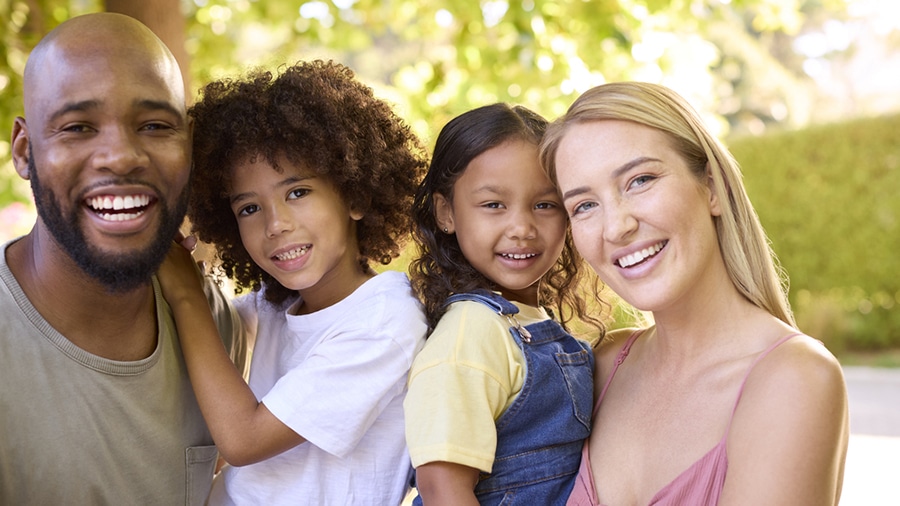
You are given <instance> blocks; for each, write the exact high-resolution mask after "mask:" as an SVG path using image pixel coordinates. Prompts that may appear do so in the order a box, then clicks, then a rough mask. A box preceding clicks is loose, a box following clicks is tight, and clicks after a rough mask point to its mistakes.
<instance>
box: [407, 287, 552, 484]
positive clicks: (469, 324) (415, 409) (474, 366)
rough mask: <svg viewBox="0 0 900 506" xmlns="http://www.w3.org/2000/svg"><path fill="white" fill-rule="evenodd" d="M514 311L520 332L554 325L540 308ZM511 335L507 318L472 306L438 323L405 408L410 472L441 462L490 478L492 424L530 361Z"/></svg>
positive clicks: (460, 306)
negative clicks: (527, 327)
mask: <svg viewBox="0 0 900 506" xmlns="http://www.w3.org/2000/svg"><path fill="white" fill-rule="evenodd" d="M515 305H516V307H518V308H519V313H518V314H517V315H516V319H517V320H518V321H519V323H520V324H521V325H522V326H525V325H530V324H532V323H535V322H538V321H542V320H547V319H549V315H548V314H547V313H546V311H544V310H543V309H541V308H536V307H533V306H528V305H525V304H518V303H515ZM509 327H510V324H509V322H508V321H507V319H506V317H502V316H500V315H498V314H497V313H495V312H494V311H493V310H491V309H490V308H489V307H487V306H485V305H484V304H481V303H478V302H472V301H464V302H457V303H455V304H453V305H451V306H450V308H449V309H448V310H447V312H446V313H445V314H444V316H443V317H441V320H440V321H439V322H438V324H437V327H436V328H435V329H434V332H432V334H431V336H429V338H428V340H427V341H426V342H425V348H424V349H423V350H422V351H421V352H420V353H419V354H418V355H417V356H416V358H415V360H414V361H413V365H412V369H411V370H410V373H409V392H408V393H407V395H406V401H405V402H404V403H403V407H404V410H405V413H406V442H407V444H408V445H409V453H410V457H411V458H412V464H413V467H419V466H421V465H422V464H427V463H429V462H439V461H440V462H451V463H455V464H461V465H464V466H468V467H473V468H476V469H479V470H481V471H484V472H487V473H489V472H491V467H492V466H493V464H494V453H495V450H496V448H497V428H496V425H495V424H494V422H495V420H497V418H499V417H500V415H502V414H503V412H504V411H506V409H507V408H508V407H509V406H510V404H512V402H513V400H515V398H516V396H517V395H518V394H519V392H520V391H521V390H522V384H523V382H524V380H525V357H524V355H523V354H522V350H520V349H519V347H518V346H517V345H516V343H515V341H514V340H513V338H512V336H511V335H510V333H509Z"/></svg>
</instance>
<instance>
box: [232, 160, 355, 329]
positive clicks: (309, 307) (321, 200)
mask: <svg viewBox="0 0 900 506" xmlns="http://www.w3.org/2000/svg"><path fill="white" fill-rule="evenodd" d="M277 163H278V167H279V169H280V170H281V172H279V171H277V170H275V168H273V167H272V166H271V164H270V163H269V162H268V161H266V160H265V159H264V158H262V157H256V158H255V159H249V160H247V161H246V162H245V163H242V164H238V165H237V166H236V167H235V169H234V171H235V173H234V182H233V188H232V189H231V190H232V191H231V206H232V211H233V212H234V216H235V218H236V219H237V222H238V228H239V229H240V231H241V239H242V241H243V243H244V247H245V248H246V249H247V252H248V253H250V256H251V258H253V261H254V262H256V263H257V265H259V266H260V268H262V269H263V270H265V271H266V272H268V273H269V274H270V275H272V276H273V277H274V278H275V279H276V280H278V282H279V283H281V284H282V285H283V286H285V287H286V288H290V289H292V290H297V291H298V292H300V295H301V296H302V297H303V302H304V307H303V310H304V311H307V312H309V311H316V310H318V309H321V308H323V307H327V306H329V305H331V304H333V303H334V302H337V301H339V300H341V299H343V298H344V297H346V296H347V295H349V294H350V293H352V292H353V291H354V290H355V289H356V288H358V287H359V285H361V284H362V283H363V282H365V280H366V279H368V278H369V276H368V275H367V274H364V273H363V272H362V269H361V268H360V265H359V262H358V259H357V251H358V250H359V248H358V246H357V241H356V220H358V219H360V218H361V215H359V214H358V213H354V212H352V211H351V210H350V209H349V208H348V207H347V205H346V204H345V203H344V200H343V198H342V197H341V196H340V194H338V192H337V191H336V190H335V188H334V186H333V185H332V184H331V183H330V182H329V181H328V180H327V179H325V178H323V177H321V176H318V175H317V174H315V173H314V172H312V171H310V170H308V169H306V168H304V167H298V166H296V165H295V164H293V163H291V162H290V161H289V160H288V159H287V158H286V157H284V156H280V157H278V161H277Z"/></svg>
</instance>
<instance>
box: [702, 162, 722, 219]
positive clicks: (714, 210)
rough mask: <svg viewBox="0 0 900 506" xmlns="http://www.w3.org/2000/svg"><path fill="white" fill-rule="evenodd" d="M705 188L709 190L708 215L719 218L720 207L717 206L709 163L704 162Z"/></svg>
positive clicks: (717, 196) (714, 185)
mask: <svg viewBox="0 0 900 506" xmlns="http://www.w3.org/2000/svg"><path fill="white" fill-rule="evenodd" d="M706 187H707V188H708V189H709V214H710V215H712V216H721V215H722V207H721V206H720V205H719V195H718V194H717V193H716V184H715V182H713V177H712V171H711V170H710V168H709V162H706Z"/></svg>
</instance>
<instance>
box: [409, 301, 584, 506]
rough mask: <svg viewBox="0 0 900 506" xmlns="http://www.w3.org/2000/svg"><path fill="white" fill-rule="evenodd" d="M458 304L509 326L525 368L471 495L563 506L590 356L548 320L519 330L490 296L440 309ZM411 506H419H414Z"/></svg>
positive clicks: (487, 500) (575, 461)
mask: <svg viewBox="0 0 900 506" xmlns="http://www.w3.org/2000/svg"><path fill="white" fill-rule="evenodd" d="M464 300H469V301H475V302H480V303H482V304H484V305H486V306H488V307H490V308H491V309H493V310H494V311H496V312H497V314H499V315H501V316H503V317H504V318H506V319H507V321H509V324H510V328H509V332H510V334H511V335H512V338H513V339H514V340H515V341H516V344H517V345H518V346H519V348H520V349H521V350H522V353H523V354H524V356H525V363H526V369H525V381H524V383H523V385H522V391H521V392H520V393H519V395H518V396H517V397H516V399H515V400H514V401H513V403H512V405H510V406H509V408H508V409H507V410H506V412H505V413H503V414H502V415H500V418H499V419H497V421H496V425H497V449H496V452H495V454H494V465H493V468H492V470H491V473H490V474H487V473H481V476H480V477H479V481H478V484H477V485H476V486H475V495H476V497H477V498H478V501H479V503H481V504H482V505H487V504H498V505H516V504H520V505H527V506H549V505H554V504H560V505H563V504H565V503H566V499H568V497H569V493H570V492H571V491H572V487H573V486H574V484H575V476H576V474H577V473H578V467H579V465H580V463H581V447H582V445H583V443H584V439H585V438H587V437H588V435H589V434H590V427H591V409H592V407H593V400H594V398H593V388H594V387H593V376H594V375H593V368H594V354H593V353H592V352H591V350H590V347H589V345H588V344H587V343H584V342H582V341H579V340H577V339H575V338H574V337H572V336H571V335H569V334H568V333H567V332H566V331H565V330H563V328H562V326H560V324H559V323H557V322H555V321H553V320H544V321H540V322H537V323H533V324H531V325H527V326H525V327H522V325H520V324H519V322H518V321H517V320H516V317H515V314H516V313H518V312H519V309H518V308H516V306H515V305H513V304H512V303H511V302H509V301H508V300H506V299H504V298H503V297H501V296H499V295H497V294H494V293H492V292H487V291H478V292H472V293H464V294H456V295H452V296H451V297H449V298H448V299H447V302H446V305H450V304H452V303H454V302H459V301H464ZM413 504H414V505H419V506H421V504H422V499H421V498H420V497H416V498H415V500H414V501H413Z"/></svg>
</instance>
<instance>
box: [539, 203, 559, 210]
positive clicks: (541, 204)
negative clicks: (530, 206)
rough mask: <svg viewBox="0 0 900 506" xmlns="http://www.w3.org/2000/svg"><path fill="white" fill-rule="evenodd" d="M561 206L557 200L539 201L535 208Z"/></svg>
mask: <svg viewBox="0 0 900 506" xmlns="http://www.w3.org/2000/svg"><path fill="white" fill-rule="evenodd" d="M557 207H559V205H558V204H557V203H556V202H538V203H537V205H535V206H534V208H535V209H555V208H557Z"/></svg>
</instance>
